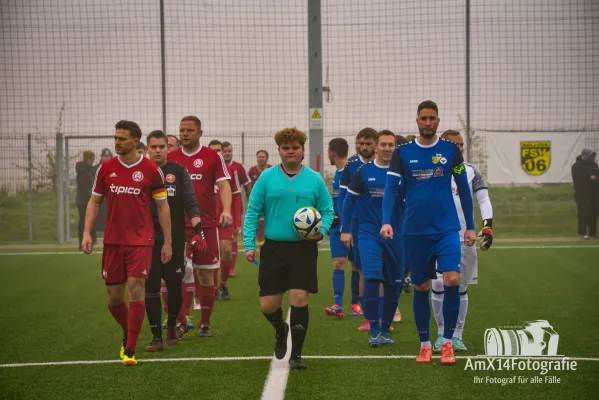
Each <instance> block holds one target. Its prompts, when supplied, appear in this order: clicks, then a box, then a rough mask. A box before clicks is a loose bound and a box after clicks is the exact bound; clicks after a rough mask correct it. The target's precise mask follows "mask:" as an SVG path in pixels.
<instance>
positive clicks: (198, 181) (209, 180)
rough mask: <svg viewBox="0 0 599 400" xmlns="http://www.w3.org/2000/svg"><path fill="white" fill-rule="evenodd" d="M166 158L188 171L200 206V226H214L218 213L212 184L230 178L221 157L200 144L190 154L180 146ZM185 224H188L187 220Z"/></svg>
mask: <svg viewBox="0 0 599 400" xmlns="http://www.w3.org/2000/svg"><path fill="white" fill-rule="evenodd" d="M168 160H169V161H173V162H176V163H177V164H181V165H183V166H184V167H185V168H187V171H189V176H190V178H191V182H192V183H193V188H194V190H195V194H196V198H197V200H198V205H199V206H200V214H201V215H202V226H205V227H216V226H217V225H218V223H217V221H218V215H217V213H216V199H215V196H214V185H216V183H217V182H220V181H222V180H224V179H231V177H230V175H229V172H228V171H227V167H226V164H225V161H224V160H223V157H222V156H221V155H220V154H219V153H217V152H216V151H214V150H212V149H211V148H209V147H205V146H202V145H200V147H199V149H197V150H196V151H194V152H193V153H191V154H189V153H186V152H185V151H184V150H183V148H182V147H181V148H178V149H177V150H173V151H171V152H170V153H168ZM187 224H188V226H189V224H190V223H189V220H187Z"/></svg>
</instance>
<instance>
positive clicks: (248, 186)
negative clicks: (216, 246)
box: [222, 142, 252, 278]
mask: <svg viewBox="0 0 599 400" xmlns="http://www.w3.org/2000/svg"><path fill="white" fill-rule="evenodd" d="M222 154H223V158H224V159H225V163H226V164H227V166H228V167H230V168H231V169H232V171H233V175H232V176H231V179H232V180H233V181H235V183H236V185H237V187H238V188H239V191H238V193H233V207H232V208H233V226H234V230H233V246H232V249H231V254H232V256H233V258H232V264H231V269H230V271H229V277H230V278H235V263H236V262H237V253H238V250H237V240H238V235H239V231H240V230H241V222H242V221H241V220H242V215H243V201H242V199H241V191H242V189H243V190H245V195H246V196H247V198H248V199H249V198H250V192H251V190H252V181H251V180H250V178H249V177H248V174H247V171H246V170H245V167H244V166H243V164H242V163H240V162H237V161H233V145H232V144H231V143H229V142H223V151H222Z"/></svg>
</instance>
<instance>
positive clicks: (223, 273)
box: [208, 140, 243, 300]
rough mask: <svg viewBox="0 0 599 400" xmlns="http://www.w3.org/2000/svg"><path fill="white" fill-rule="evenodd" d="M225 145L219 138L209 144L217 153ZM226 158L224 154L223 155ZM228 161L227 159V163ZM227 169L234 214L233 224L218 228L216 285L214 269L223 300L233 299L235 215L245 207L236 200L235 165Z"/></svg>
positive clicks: (218, 290) (217, 191)
mask: <svg viewBox="0 0 599 400" xmlns="http://www.w3.org/2000/svg"><path fill="white" fill-rule="evenodd" d="M223 145H224V143H221V142H220V141H218V140H212V141H211V142H210V143H209V144H208V146H210V148H211V149H212V150H214V151H216V152H217V153H221V154H222V151H223ZM223 158H224V155H223ZM226 162H227V160H226V159H225V163H226ZM227 171H228V172H229V175H231V192H232V195H233V202H232V205H231V212H232V214H233V225H231V226H229V227H227V228H225V227H223V226H219V228H218V238H219V240H220V255H221V259H220V285H219V286H216V283H217V282H218V274H217V273H216V270H214V272H215V274H214V279H215V280H214V282H215V286H216V288H215V290H216V299H217V300H218V299H219V298H220V299H223V300H231V295H230V294H229V288H227V280H228V279H229V273H230V271H231V268H232V265H233V254H232V249H233V244H234V243H235V242H234V241H233V238H234V236H235V227H234V226H235V215H237V214H238V212H240V211H239V210H238V208H239V207H243V205H242V204H241V202H236V201H235V199H236V198H241V191H240V190H239V186H238V185H237V182H236V180H235V178H234V174H235V169H234V168H233V166H231V164H227ZM215 190H216V210H217V212H220V210H222V202H221V201H220V194H219V190H218V187H215Z"/></svg>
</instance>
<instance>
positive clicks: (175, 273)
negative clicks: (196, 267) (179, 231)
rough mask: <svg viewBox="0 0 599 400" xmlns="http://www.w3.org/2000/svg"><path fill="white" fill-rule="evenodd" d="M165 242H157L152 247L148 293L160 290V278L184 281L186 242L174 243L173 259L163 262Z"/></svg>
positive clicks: (147, 283)
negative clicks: (162, 251)
mask: <svg viewBox="0 0 599 400" xmlns="http://www.w3.org/2000/svg"><path fill="white" fill-rule="evenodd" d="M163 244H164V243H163V242H156V243H155V244H154V248H153V249H152V265H151V266H150V275H149V276H148V280H147V281H146V292H147V293H158V292H159V291H160V280H161V279H164V280H165V281H171V280H174V281H177V280H178V281H183V275H185V242H183V241H181V242H178V243H177V244H173V255H172V257H171V260H170V261H169V262H167V263H166V264H163V263H162V261H161V257H160V251H161V250H162V246H163Z"/></svg>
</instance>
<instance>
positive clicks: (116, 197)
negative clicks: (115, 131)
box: [92, 157, 167, 246]
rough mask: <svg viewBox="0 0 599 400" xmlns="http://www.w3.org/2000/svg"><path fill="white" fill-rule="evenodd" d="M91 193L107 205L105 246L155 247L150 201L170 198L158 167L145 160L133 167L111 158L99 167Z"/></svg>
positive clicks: (137, 162)
mask: <svg viewBox="0 0 599 400" xmlns="http://www.w3.org/2000/svg"><path fill="white" fill-rule="evenodd" d="M92 193H93V194H94V195H96V196H103V197H105V198H106V200H107V202H108V215H107V219H106V231H105V232H104V244H119V245H133V246H153V245H154V224H153V223H152V207H151V206H152V204H151V202H152V201H153V200H152V199H153V198H154V199H156V200H159V201H163V200H166V198H167V195H166V190H165V189H164V176H163V174H162V171H161V170H160V168H159V167H158V165H156V164H155V163H154V162H153V161H151V160H150V159H148V158H146V157H140V158H139V160H137V161H136V162H134V163H133V164H125V163H124V162H122V161H121V160H120V158H119V157H114V158H111V159H110V160H108V161H106V162H103V163H102V164H100V166H99V167H98V170H97V171H96V176H95V179H94V186H93V192H92Z"/></svg>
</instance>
